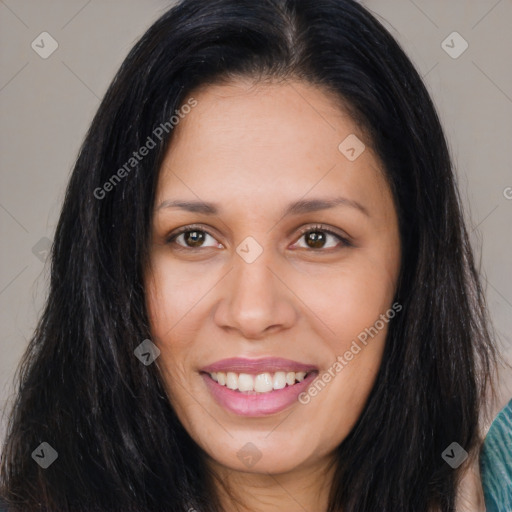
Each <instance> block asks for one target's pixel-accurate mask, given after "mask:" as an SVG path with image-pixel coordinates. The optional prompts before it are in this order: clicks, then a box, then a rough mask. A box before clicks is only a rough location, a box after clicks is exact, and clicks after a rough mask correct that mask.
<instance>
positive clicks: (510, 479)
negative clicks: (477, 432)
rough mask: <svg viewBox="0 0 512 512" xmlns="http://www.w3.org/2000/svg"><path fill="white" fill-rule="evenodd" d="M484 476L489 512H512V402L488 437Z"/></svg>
mask: <svg viewBox="0 0 512 512" xmlns="http://www.w3.org/2000/svg"><path fill="white" fill-rule="evenodd" d="M480 472H481V475H482V485H483V489H484V497H485V506H486V508H487V512H512V400H510V402H509V403H508V404H507V405H506V407H504V408H503V409H502V410H501V411H500V413H499V414H498V416H496V418H495V419H494V421H493V422H492V425H491V428H490V429H489V432H488V433H487V436H486V438H485V441H484V445H483V447H482V452H481V454H480Z"/></svg>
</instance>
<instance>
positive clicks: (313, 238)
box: [304, 231, 327, 249]
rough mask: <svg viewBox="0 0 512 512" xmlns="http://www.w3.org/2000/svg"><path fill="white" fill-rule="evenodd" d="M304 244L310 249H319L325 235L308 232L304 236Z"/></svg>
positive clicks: (322, 244) (323, 242) (320, 232)
mask: <svg viewBox="0 0 512 512" xmlns="http://www.w3.org/2000/svg"><path fill="white" fill-rule="evenodd" d="M304 237H305V240H306V244H307V245H308V246H309V247H311V248H312V249H321V248H322V247H323V246H324V244H325V241H326V238H327V237H326V235H325V233H323V232H322V231H309V232H308V233H306V234H305V235H304Z"/></svg>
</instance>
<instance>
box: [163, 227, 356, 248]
mask: <svg viewBox="0 0 512 512" xmlns="http://www.w3.org/2000/svg"><path fill="white" fill-rule="evenodd" d="M189 231H201V232H203V233H206V234H207V235H210V236H211V237H212V238H215V237H214V236H213V235H212V234H211V233H210V232H209V231H208V230H206V229H204V228H203V227H202V226H200V225H195V224H190V225H188V226H183V227H182V228H179V230H178V231H176V232H175V233H172V234H171V235H170V236H169V237H168V238H167V240H166V243H167V244H175V245H176V246H177V247H178V249H179V250H185V251H200V250H204V249H205V248H204V247H187V246H183V245H179V244H176V242H175V240H176V238H178V237H179V236H180V235H182V234H184V233H187V232H189ZM318 231H320V232H323V233H327V234H328V235H332V236H333V237H334V238H337V239H338V240H339V242H341V246H340V247H330V248H328V249H323V248H320V249H314V248H304V247H301V248H300V249H306V250H309V251H314V252H330V251H333V250H336V249H341V248H344V247H353V244H352V243H351V242H350V241H349V240H348V239H347V238H345V237H343V236H341V235H340V234H338V233H335V232H334V231H332V230H331V229H329V228H327V227H325V226H323V225H321V224H317V225H314V226H308V227H306V228H303V229H301V230H300V232H299V238H298V239H297V241H298V240H300V239H301V238H302V237H303V236H304V235H306V234H308V233H313V232H318ZM207 248H208V247H207Z"/></svg>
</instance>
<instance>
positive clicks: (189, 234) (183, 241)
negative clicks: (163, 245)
mask: <svg viewBox="0 0 512 512" xmlns="http://www.w3.org/2000/svg"><path fill="white" fill-rule="evenodd" d="M208 237H210V238H211V239H212V241H213V242H210V244H209V245H205V243H206V242H207V239H208ZM167 243H168V244H173V245H176V246H178V247H179V248H180V249H187V248H189V249H201V248H203V247H205V248H210V247H215V246H218V245H220V244H218V242H217V241H216V240H215V238H214V237H213V236H212V235H210V233H208V232H207V231H205V230H204V229H198V228H194V227H193V226H187V227H185V228H183V229H181V230H180V231H178V232H177V233H174V234H172V235H171V236H170V237H169V238H168V239H167Z"/></svg>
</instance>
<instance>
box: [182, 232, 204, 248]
mask: <svg viewBox="0 0 512 512" xmlns="http://www.w3.org/2000/svg"><path fill="white" fill-rule="evenodd" d="M183 239H184V240H185V243H186V244H187V245H188V246H190V247H200V246H201V245H202V244H203V242H204V239H205V232H204V231H196V230H194V231H185V233H183Z"/></svg>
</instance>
